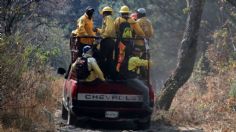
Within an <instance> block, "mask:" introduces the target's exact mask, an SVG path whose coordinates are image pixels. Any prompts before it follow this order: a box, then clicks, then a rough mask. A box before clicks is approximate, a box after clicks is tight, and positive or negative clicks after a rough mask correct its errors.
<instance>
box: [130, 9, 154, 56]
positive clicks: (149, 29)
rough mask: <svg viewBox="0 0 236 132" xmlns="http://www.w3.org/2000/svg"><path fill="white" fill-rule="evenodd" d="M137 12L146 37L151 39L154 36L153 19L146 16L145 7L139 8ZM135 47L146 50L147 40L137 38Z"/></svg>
mask: <svg viewBox="0 0 236 132" xmlns="http://www.w3.org/2000/svg"><path fill="white" fill-rule="evenodd" d="M136 12H137V23H138V24H139V25H140V27H141V28H142V30H143V32H144V34H145V39H146V40H147V41H149V39H150V38H151V37H152V36H153V32H154V31H153V26H152V23H151V21H150V20H149V19H148V18H147V17H146V10H145V9H144V8H139V9H138V10H136ZM135 47H137V48H140V49H141V50H142V52H144V51H145V41H144V40H136V41H135Z"/></svg>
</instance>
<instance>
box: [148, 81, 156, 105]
mask: <svg viewBox="0 0 236 132" xmlns="http://www.w3.org/2000/svg"><path fill="white" fill-rule="evenodd" d="M149 98H150V105H151V106H152V107H153V106H154V98H155V95H154V89H153V87H152V86H150V88H149Z"/></svg>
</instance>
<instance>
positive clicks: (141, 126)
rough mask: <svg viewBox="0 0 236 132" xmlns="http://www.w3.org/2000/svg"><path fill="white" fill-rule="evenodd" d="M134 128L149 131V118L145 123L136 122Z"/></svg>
mask: <svg viewBox="0 0 236 132" xmlns="http://www.w3.org/2000/svg"><path fill="white" fill-rule="evenodd" d="M136 126H137V129H138V130H146V129H149V128H150V126H151V118H150V117H148V119H147V120H146V121H137V122H136Z"/></svg>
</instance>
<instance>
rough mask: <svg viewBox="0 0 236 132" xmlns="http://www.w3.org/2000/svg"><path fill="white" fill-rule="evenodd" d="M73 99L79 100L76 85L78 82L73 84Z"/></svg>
mask: <svg viewBox="0 0 236 132" xmlns="http://www.w3.org/2000/svg"><path fill="white" fill-rule="evenodd" d="M71 97H72V99H76V98H77V85H76V82H73V83H72V86H71Z"/></svg>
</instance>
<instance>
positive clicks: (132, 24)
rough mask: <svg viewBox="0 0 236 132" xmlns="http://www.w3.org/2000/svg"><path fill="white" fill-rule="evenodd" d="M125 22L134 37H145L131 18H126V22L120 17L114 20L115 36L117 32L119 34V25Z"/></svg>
mask: <svg viewBox="0 0 236 132" xmlns="http://www.w3.org/2000/svg"><path fill="white" fill-rule="evenodd" d="M125 21H127V22H128V23H129V24H130V27H131V28H132V29H133V30H134V32H135V35H136V36H137V37H145V34H144V32H143V30H142V29H141V27H140V26H139V24H138V23H137V22H136V21H134V20H133V19H131V18H128V19H127V20H126V19H125V18H122V17H118V18H116V20H115V22H114V23H115V30H116V34H118V32H119V26H120V24H121V23H123V22H125Z"/></svg>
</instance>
